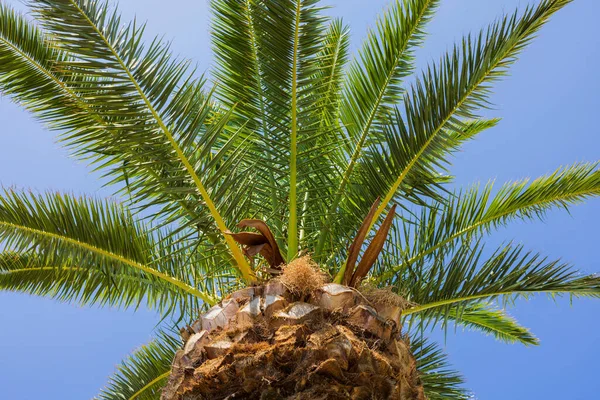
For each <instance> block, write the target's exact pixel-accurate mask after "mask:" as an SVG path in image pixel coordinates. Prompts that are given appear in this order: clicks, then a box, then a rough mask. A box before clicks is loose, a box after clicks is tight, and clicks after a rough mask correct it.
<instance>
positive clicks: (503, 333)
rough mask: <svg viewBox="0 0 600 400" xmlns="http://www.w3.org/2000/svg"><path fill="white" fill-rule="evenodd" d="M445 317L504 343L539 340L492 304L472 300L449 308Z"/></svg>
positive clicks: (534, 342) (533, 343) (537, 342)
mask: <svg viewBox="0 0 600 400" xmlns="http://www.w3.org/2000/svg"><path fill="white" fill-rule="evenodd" d="M417 315H418V314H417ZM445 317H446V318H447V319H448V320H451V321H452V322H454V324H455V325H456V326H457V327H459V326H463V327H465V328H467V329H470V330H474V331H478V332H482V333H485V334H487V335H490V336H493V337H494V338H495V339H496V340H499V341H502V342H505V343H509V344H513V343H521V344H524V345H525V346H532V345H538V344H539V340H538V339H537V338H536V337H535V336H534V335H533V334H532V333H531V332H530V331H529V330H528V329H527V328H525V327H523V326H521V325H519V323H518V322H517V321H516V320H515V319H514V318H512V317H511V316H509V315H508V314H507V313H506V312H504V311H503V310H500V309H498V308H496V307H495V306H494V305H493V304H487V303H480V302H474V303H472V304H467V305H465V306H464V307H461V308H460V309H458V308H451V309H449V310H447V311H446V314H445ZM435 318H437V317H435ZM443 328H447V326H443Z"/></svg>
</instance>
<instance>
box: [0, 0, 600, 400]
mask: <svg viewBox="0 0 600 400" xmlns="http://www.w3.org/2000/svg"><path fill="white" fill-rule="evenodd" d="M569 2H570V0H541V1H540V2H539V3H538V4H537V5H535V6H530V7H527V8H525V9H524V10H521V11H517V12H515V13H513V14H509V15H506V16H504V17H502V18H500V19H498V20H497V21H495V22H494V23H492V24H491V25H490V26H489V27H487V28H485V29H483V30H482V31H481V32H479V33H476V34H471V35H468V36H466V37H465V38H464V39H463V40H462V41H461V42H459V43H458V44H457V45H456V46H455V47H454V48H452V49H450V50H449V51H448V52H447V54H444V55H443V56H442V57H441V58H440V60H439V61H438V62H437V63H432V64H431V65H430V66H429V67H428V68H427V69H426V70H425V71H423V72H422V73H418V74H415V67H414V57H413V55H414V50H415V48H416V47H418V46H419V45H420V44H421V43H422V42H423V39H424V35H425V33H424V30H425V27H426V25H427V23H428V21H429V20H430V19H431V17H432V16H433V14H434V12H435V9H436V6H437V4H438V1H437V0H403V1H396V2H394V3H393V4H392V5H391V6H390V7H389V8H388V9H387V10H386V11H385V12H384V14H383V15H382V16H381V17H380V18H379V19H378V21H377V25H376V27H375V28H374V29H373V30H372V31H371V32H370V34H369V36H368V38H367V40H366V41H365V43H364V44H363V46H362V48H361V50H360V52H359V54H358V56H357V57H355V58H354V59H352V60H351V61H349V55H348V42H349V36H348V29H347V27H346V26H344V24H343V23H342V22H341V21H340V20H335V19H334V20H331V19H328V18H325V17H324V16H323V15H322V13H321V11H322V9H321V8H320V6H319V4H318V2H317V0H277V1H275V0H213V1H212V8H213V13H214V16H213V27H212V28H213V46H214V52H215V58H216V67H215V69H214V71H212V76H213V77H214V82H212V81H211V82H208V80H207V79H205V78H204V77H203V76H199V75H198V74H197V73H196V70H195V68H194V67H193V65H192V64H191V63H190V62H189V61H186V60H180V59H178V58H176V57H174V56H172V55H171V53H170V50H169V45H168V44H167V43H165V42H163V41H162V40H160V39H155V40H153V41H151V42H148V44H144V42H143V40H142V37H143V34H144V25H140V24H138V23H137V22H136V21H133V22H124V21H122V20H121V18H120V16H119V14H118V11H116V10H115V9H113V7H111V6H110V5H109V4H107V3H104V2H100V1H96V0H35V1H31V2H29V3H28V6H29V8H30V10H31V12H32V16H33V18H34V19H35V21H31V20H30V19H28V18H26V17H24V16H22V15H20V14H19V13H17V12H15V11H14V10H12V9H11V8H10V7H8V6H7V5H4V4H1V3H0V91H1V92H2V93H4V94H7V95H9V96H10V97H11V98H12V99H13V100H14V101H15V102H16V103H18V104H20V105H22V106H23V107H24V108H25V109H27V110H29V111H30V112H31V113H32V114H33V115H35V116H36V118H39V119H40V120H41V121H42V122H44V124H45V125H47V126H48V127H49V128H51V129H54V130H57V131H58V132H59V133H60V137H61V140H62V142H63V143H64V144H65V146H67V147H68V148H69V149H70V150H71V152H72V154H74V155H75V156H76V157H79V158H81V159H84V160H86V161H87V162H89V163H90V164H91V165H92V166H94V168H96V169H98V170H101V171H103V173H104V174H105V176H106V177H108V179H109V181H110V183H111V184H113V185H114V186H115V191H116V193H117V194H118V195H119V196H118V197H119V198H121V199H122V202H114V201H112V200H98V199H94V198H89V197H76V196H72V195H68V194H56V193H47V194H36V193H31V192H24V191H18V190H16V189H5V190H4V191H3V192H2V194H1V196H0V242H1V243H2V246H3V250H2V252H1V253H0V288H1V289H3V290H9V291H15V292H22V293H29V294H35V295H40V296H48V297H51V298H55V299H58V300H61V301H66V302H77V303H80V304H86V305H110V306H114V307H122V308H127V307H139V306H142V305H144V306H147V307H150V308H152V309H155V310H156V311H157V312H158V313H159V314H160V315H161V316H162V317H163V318H164V321H165V323H164V324H163V325H164V329H163V330H162V331H160V332H159V333H158V334H157V337H156V339H155V340H154V341H153V342H151V343H150V344H148V345H146V346H144V347H142V348H141V349H139V350H137V351H135V352H134V353H133V354H132V355H131V356H130V357H129V358H128V359H126V360H125V361H124V362H123V364H122V365H121V367H120V368H119V369H118V372H117V373H116V374H115V375H114V376H113V377H112V378H111V380H110V382H109V384H108V385H107V387H106V388H105V389H103V390H102V392H101V394H100V395H99V398H101V399H117V398H118V399H133V398H136V399H146V398H148V399H151V398H159V397H160V396H161V393H162V396H163V398H165V399H175V398H205V397H206V398H225V397H226V396H228V395H234V394H236V395H237V396H238V397H239V396H242V395H243V396H249V397H252V398H254V397H256V398H259V397H260V396H261V395H262V396H263V397H264V398H281V397H285V396H296V397H294V398H317V395H320V396H325V397H323V398H348V397H349V396H354V397H353V398H371V397H372V396H373V395H374V394H376V395H377V396H380V397H384V398H385V397H386V393H387V396H390V397H392V398H402V399H417V398H423V397H424V396H425V397H427V398H429V399H463V398H467V397H468V392H467V391H466V390H465V389H464V388H463V387H462V380H461V378H460V375H459V374H458V373H456V372H454V371H452V370H451V369H450V368H449V367H448V364H447V360H446V356H445V355H444V354H443V352H442V351H441V350H440V349H439V348H438V347H437V346H436V345H435V344H434V343H432V342H430V341H428V340H427V339H426V338H425V334H426V333H427V332H428V331H430V330H431V329H432V328H433V327H436V326H442V327H443V328H446V327H447V326H448V325H449V324H456V325H458V326H464V327H467V328H469V329H473V330H476V331H481V332H483V333H486V334H491V335H493V336H494V337H495V338H496V339H498V340H501V341H505V342H508V343H515V342H518V343H522V344H525V345H535V344H537V339H536V338H535V336H533V334H532V333H531V332H530V331H529V330H527V329H526V328H524V327H522V326H521V325H519V324H518V322H517V321H515V320H514V319H513V318H511V317H510V316H508V315H507V314H506V313H505V311H504V310H503V309H502V308H500V307H498V305H503V304H506V303H512V302H513V301H515V300H517V299H522V298H528V297H530V296H533V295H535V294H539V293H546V294H547V295H549V296H551V297H554V296H560V295H568V296H571V297H579V296H586V297H598V296H600V278H598V277H596V276H592V275H582V274H580V273H578V272H577V271H576V270H575V269H573V268H572V267H571V266H570V265H567V264H563V263H561V262H559V261H554V260H549V259H547V258H545V257H543V256H542V255H540V254H538V253H535V252H530V251H526V250H525V249H524V247H523V246H520V245H515V244H512V243H509V244H504V245H502V246H500V247H499V248H496V249H489V248H486V247H484V238H485V236H486V235H487V234H488V233H489V232H491V231H492V230H494V229H495V228H497V227H499V226H503V225H505V224H507V223H509V222H511V221H514V220H529V219H536V218H540V217H542V216H543V215H544V214H545V213H546V212H547V211H548V210H551V209H553V208H567V209H568V208H569V207H570V206H572V205H573V204H576V203H578V202H581V201H583V200H585V199H587V198H589V197H592V196H596V195H598V194H600V170H599V169H598V164H597V163H578V164H573V165H571V166H568V167H564V168H560V169H558V170H556V171H554V172H552V173H550V174H548V175H546V176H543V177H540V178H538V179H535V180H523V181H519V182H512V183H506V184H504V185H501V186H499V187H498V186H495V185H492V184H488V185H486V186H484V187H483V188H481V187H475V186H474V187H471V188H466V189H464V190H459V191H455V190H452V189H450V187H449V185H448V183H449V182H451V181H452V176H451V175H449V172H448V169H449V162H450V157H451V155H452V154H453V153H454V152H455V151H456V150H457V149H459V148H460V147H461V146H462V144H463V143H465V142H467V141H469V140H471V139H473V138H474V137H475V136H476V135H477V134H478V133H480V132H482V131H483V130H485V129H488V128H490V127H492V126H494V125H496V124H497V122H498V121H497V120H496V119H484V118H481V117H480V116H479V114H478V112H479V111H480V110H481V109H483V108H485V107H487V106H488V105H489V101H490V100H489V95H490V91H491V85H492V83H493V82H495V81H496V80H498V79H499V78H501V77H502V76H503V75H504V74H505V73H506V72H507V69H508V67H509V66H510V65H511V64H512V63H513V62H514V61H515V60H516V57H517V56H518V54H519V53H520V52H521V51H522V50H523V48H524V47H525V46H526V45H527V44H528V43H529V42H530V41H531V40H532V38H533V37H534V36H535V34H536V33H537V32H538V31H539V29H540V28H541V27H542V25H544V24H545V23H546V22H547V21H548V19H549V18H550V16H551V15H552V14H554V13H555V12H556V11H558V10H559V9H561V8H562V7H564V6H565V5H567V4H568V3H569ZM407 79H411V80H412V84H410V85H406V84H405V81H406V80H407ZM239 221H241V222H240V223H239V224H238V228H237V229H235V231H236V232H232V231H230V228H233V226H234V225H236V223H238V222H239ZM263 221H264V222H263ZM267 224H268V226H267ZM255 230H257V231H258V232H255ZM386 238H387V240H386ZM240 244H241V245H242V246H240ZM280 249H282V250H283V251H280ZM361 252H362V257H361V256H360V254H361ZM329 280H331V282H330V283H327V282H328V281H329ZM199 312H201V313H202V314H201V315H200V316H199ZM177 330H179V331H180V333H177V334H175V333H174V332H175V331H177ZM179 334H181V336H182V338H183V343H182V340H181V338H179ZM185 396H187V397H185ZM194 396H196V397H194ZM202 396H205V397H202ZM302 396H304V397H302ZM336 396H337V397H336ZM263 397H260V398H263Z"/></svg>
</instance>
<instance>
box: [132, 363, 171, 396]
mask: <svg viewBox="0 0 600 400" xmlns="http://www.w3.org/2000/svg"><path fill="white" fill-rule="evenodd" d="M169 375H171V370H168V371H167V372H165V373H163V374H160V375H159V376H157V377H156V378H154V379H152V380H151V381H150V382H148V383H147V384H146V385H144V387H142V388H141V389H140V390H138V391H137V392H135V393H134V394H133V395H132V396H131V397H130V398H129V400H134V399H135V398H136V397H139V396H140V395H141V394H142V393H144V392H145V391H146V390H148V389H150V388H151V387H152V386H154V385H155V384H157V383H158V382H160V381H161V380H163V379H165V378H168V377H169Z"/></svg>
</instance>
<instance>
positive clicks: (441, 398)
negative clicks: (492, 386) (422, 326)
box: [410, 334, 471, 400]
mask: <svg viewBox="0 0 600 400" xmlns="http://www.w3.org/2000/svg"><path fill="white" fill-rule="evenodd" d="M410 348H411V351H412V353H413V355H414V357H415V359H416V361H417V370H418V371H419V375H420V377H421V382H422V384H423V389H424V391H425V396H426V397H427V399H429V400H447V399H456V400H466V399H468V398H470V397H471V396H470V394H469V392H468V391H467V390H466V389H464V388H463V387H462V385H463V383H464V381H463V378H462V377H461V376H460V374H459V373H458V372H456V371H453V370H452V369H450V366H449V363H448V356H447V355H446V354H444V353H443V352H442V350H441V349H440V348H439V347H438V346H437V345H436V344H435V343H433V342H428V341H427V340H426V339H425V338H423V337H422V336H421V335H419V334H413V335H411V337H410Z"/></svg>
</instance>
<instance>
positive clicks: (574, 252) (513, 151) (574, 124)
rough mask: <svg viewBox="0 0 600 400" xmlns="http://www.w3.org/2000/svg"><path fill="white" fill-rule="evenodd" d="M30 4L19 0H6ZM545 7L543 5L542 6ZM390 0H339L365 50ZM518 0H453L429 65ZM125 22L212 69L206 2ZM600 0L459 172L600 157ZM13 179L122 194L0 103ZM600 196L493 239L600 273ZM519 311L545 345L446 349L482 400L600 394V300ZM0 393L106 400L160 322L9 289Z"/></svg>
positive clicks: (184, 3)
mask: <svg viewBox="0 0 600 400" xmlns="http://www.w3.org/2000/svg"><path fill="white" fill-rule="evenodd" d="M0 1H3V2H5V3H8V4H10V5H14V6H16V7H19V8H21V7H22V6H21V5H20V3H19V2H18V1H16V0H0ZM534 2H535V1H534ZM387 3H388V1H387V0H383V1H382V0H370V1H368V2H367V1H359V0H343V1H342V0H336V1H334V0H329V1H326V4H331V5H333V6H334V8H333V9H332V10H330V11H329V13H330V14H331V15H335V16H341V17H343V18H344V20H345V22H346V23H348V24H349V25H350V26H351V28H352V43H353V46H352V47H353V48H354V49H356V48H357V46H358V45H359V44H360V42H361V40H362V38H363V37H364V35H365V33H366V30H367V27H368V26H372V25H373V23H374V21H375V16H376V15H377V13H379V12H380V11H381V10H382V9H383V8H384V7H385V5H386V4H387ZM525 4H528V2H526V1H518V0H487V1H482V0H443V1H442V6H441V7H440V9H439V12H438V14H437V16H436V17H435V19H434V20H433V22H432V23H431V24H430V26H429V32H430V36H429V38H428V40H427V43H426V46H425V47H424V48H423V49H421V50H420V51H419V52H418V62H419V66H420V67H423V66H424V65H426V64H427V63H428V62H430V61H432V60H436V59H437V58H438V57H439V55H440V54H441V53H442V52H443V51H444V50H445V49H447V48H448V47H449V46H451V45H452V44H453V43H454V42H455V41H456V40H458V39H459V38H460V37H461V35H463V34H464V33H467V32H469V31H472V30H475V29H478V28H480V27H483V26H484V25H485V24H486V23H488V22H490V21H491V20H492V19H494V18H495V17H497V16H499V15H500V14H501V13H502V12H512V10H513V9H514V8H515V7H516V6H517V5H521V6H523V5H525ZM121 8H122V10H123V12H124V14H125V15H126V16H128V17H129V16H133V15H134V14H136V15H137V16H138V18H139V19H141V20H148V22H149V33H150V34H163V33H165V34H166V38H168V39H173V41H174V49H175V51H176V52H178V53H180V54H181V55H184V56H187V57H190V58H192V59H194V60H196V61H197V62H198V63H199V65H200V67H201V69H207V68H209V67H210V63H211V61H212V60H211V52H210V46H209V42H208V40H209V39H208V38H209V36H208V34H209V27H208V20H209V16H208V12H207V11H208V10H207V8H208V7H207V2H206V1H197V0H196V1H191V0H170V1H168V2H165V1H160V0H127V1H122V4H121ZM599 13H600V2H598V1H596V0H575V2H574V3H573V4H571V5H570V6H568V7H567V8H566V9H564V10H563V11H561V12H560V13H559V14H558V15H556V16H555V17H554V18H553V19H552V21H551V22H550V23H549V24H548V25H547V26H546V27H545V28H544V29H543V30H542V31H541V33H540V35H539V37H538V39H537V40H536V41H534V42H533V44H532V45H531V46H529V48H528V49H527V50H526V51H525V53H524V54H523V55H522V56H521V57H520V60H519V61H518V62H517V64H516V65H514V66H513V68H512V69H511V75H510V76H509V77H507V78H506V79H504V80H503V81H502V82H500V83H498V84H497V85H495V88H494V95H493V97H492V99H493V101H494V103H495V109H494V110H492V111H487V112H486V115H489V116H496V117H501V118H502V122H501V123H500V124H499V126H497V127H495V128H493V129H491V130H489V131H486V132H485V133H483V134H482V135H481V136H480V137H479V138H478V140H477V141H475V142H472V143H469V144H467V145H466V146H465V147H464V149H463V151H462V152H460V153H459V154H458V155H457V157H456V159H455V163H454V167H453V169H452V171H453V173H454V174H455V175H456V176H457V183H458V184H460V185H468V184H471V183H473V182H482V183H484V182H487V181H488V180H490V179H495V180H496V181H497V182H504V181H507V180H515V179H519V178H523V177H528V176H529V177H535V176H538V175H541V174H544V173H547V172H550V171H552V170H554V169H556V168H557V167H559V166H561V165H566V164H570V163H573V162H575V161H595V160H597V159H600V151H599V150H598V149H599V148H600V137H599V131H598V127H597V116H598V109H599V108H600V98H599V96H598V93H600V79H598V76H597V73H598V72H597V71H598V70H597V65H598V63H599V62H600V24H598V23H597V15H599ZM0 184H2V185H3V186H17V187H21V188H34V189H39V190H61V191H68V192H73V193H88V194H92V195H96V196H110V195H111V191H110V189H106V188H102V187H101V181H100V180H99V175H98V174H95V173H92V172H91V171H90V170H89V169H88V168H87V167H86V166H85V164H82V163H81V162H78V161H76V160H74V159H72V158H69V157H68V156H67V154H66V152H65V151H64V150H63V149H62V148H61V147H60V145H59V144H57V143H56V142H55V137H54V134H53V133H49V132H48V131H45V130H44V129H43V128H42V127H41V126H40V124H39V123H37V122H35V121H34V120H33V119H32V118H31V117H30V116H29V115H27V114H26V113H25V112H22V111H21V110H20V109H19V108H18V107H17V106H15V105H14V104H12V103H11V102H10V101H9V100H8V99H6V98H0ZM599 222H600V200H599V199H595V200H593V201H589V202H588V203H586V204H585V205H581V206H578V207H575V208H573V209H572V212H571V214H570V215H568V214H567V213H565V212H564V211H563V212H552V213H550V214H549V215H548V217H547V218H546V220H545V221H544V222H537V223H517V224H513V225H511V226H510V227H508V228H504V229H501V230H499V231H497V232H496V233H494V234H493V235H492V237H491V239H490V242H492V243H500V242H501V241H504V240H514V241H516V242H522V243H525V244H526V247H527V248H528V249H532V250H536V251H540V252H541V253H543V254H545V255H547V256H549V257H551V258H559V257H562V258H563V260H565V261H568V262H571V263H573V264H574V265H575V266H577V268H579V269H581V270H582V271H585V272H595V271H600V265H598V264H599V263H598V261H597V260H598V257H597V254H598V253H597V246H598V242H599V240H598V238H599V235H598V228H597V226H598V223H599ZM510 313H511V314H512V315H513V316H515V317H517V318H518V319H519V320H520V321H521V322H522V323H523V324H524V325H525V326H528V327H530V328H531V329H532V330H533V332H534V333H536V334H537V335H538V337H539V338H540V339H541V342H542V345H541V346H540V347H536V348H525V347H523V346H519V345H512V346H510V345H505V344H502V343H497V342H495V341H494V340H493V339H492V338H490V337H485V336H482V335H480V334H478V333H471V332H463V331H461V330H460V331H457V332H454V331H450V332H449V333H448V336H447V338H446V340H445V343H444V338H443V336H441V335H440V334H436V335H435V336H436V337H437V338H439V339H440V340H441V341H442V344H443V345H444V347H445V349H446V351H447V352H448V353H449V354H450V359H451V361H452V363H453V364H454V366H455V367H456V368H457V369H459V370H460V371H462V373H463V374H464V376H465V378H466V380H467V386H468V387H469V388H471V389H472V390H473V391H474V392H475V394H476V395H477V397H478V398H480V399H490V400H491V399H507V398H508V399H515V400H517V399H573V400H578V399H590V398H597V396H598V393H599V392H600V380H598V378H597V374H598V370H597V358H598V355H599V354H600V351H599V349H598V348H599V346H600V321H599V320H598V315H599V313H600V301H591V300H575V301H574V302H573V304H572V306H571V305H570V304H569V302H568V301H566V300H560V301H558V302H556V303H555V302H552V301H550V300H548V299H546V298H541V297H540V298H536V299H534V300H531V301H529V302H522V303H519V304H518V305H517V306H516V307H515V308H512V309H511V310H510ZM0 321H1V322H0V323H1V324H2V325H1V328H0V398H2V399H15V400H29V399H37V398H43V399H84V398H91V397H93V396H94V395H95V394H96V393H97V391H98V389H99V388H101V387H102V386H103V385H104V383H105V381H106V379H107V377H108V376H109V375H110V374H111V373H112V372H113V370H114V368H115V366H116V364H117V363H118V362H119V361H120V360H121V359H122V358H123V357H124V356H126V355H127V354H128V353H129V352H130V351H131V350H132V349H134V348H135V347H137V346H140V345H142V344H144V343H146V342H147V341H148V340H149V339H150V338H151V335H152V329H153V328H154V326H155V324H156V323H157V322H158V318H157V317H156V316H155V315H154V314H153V313H151V312H148V311H146V310H138V311H137V312H134V311H133V310H127V311H123V310H112V309H107V308H105V309H98V308H91V309H90V308H80V307H77V306H73V305H67V304H59V303H56V302H54V301H51V300H47V299H41V298H33V297H29V296H24V295H17V294H8V293H0Z"/></svg>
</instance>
